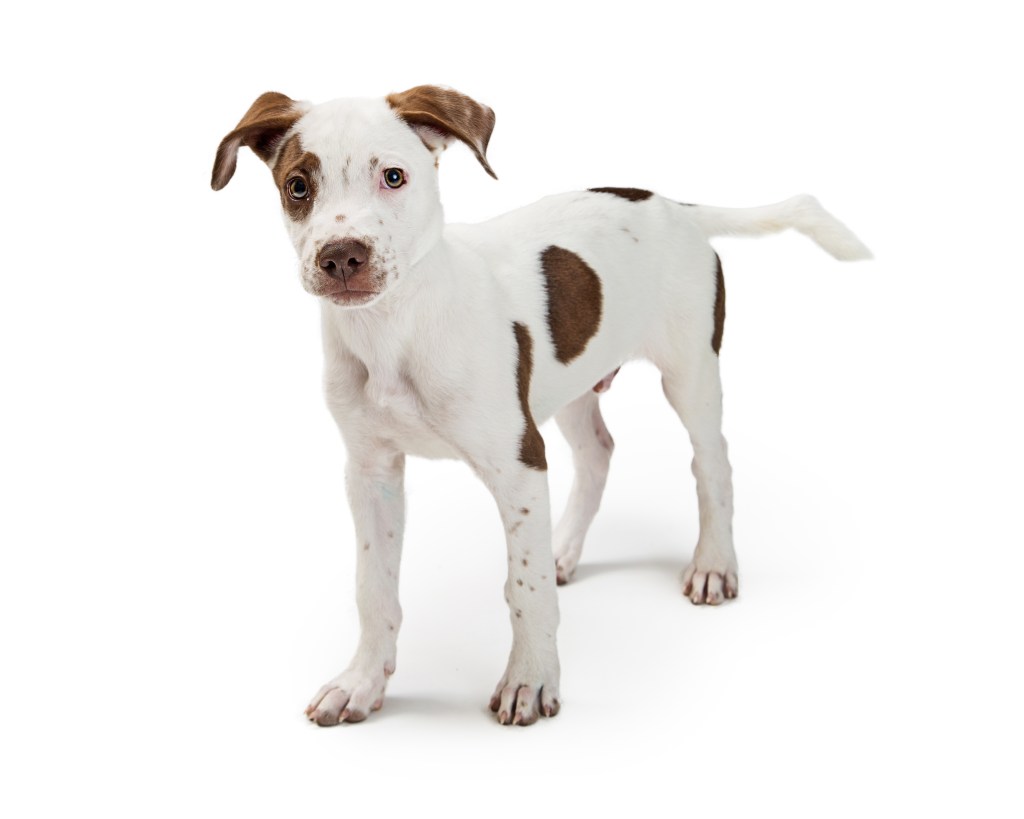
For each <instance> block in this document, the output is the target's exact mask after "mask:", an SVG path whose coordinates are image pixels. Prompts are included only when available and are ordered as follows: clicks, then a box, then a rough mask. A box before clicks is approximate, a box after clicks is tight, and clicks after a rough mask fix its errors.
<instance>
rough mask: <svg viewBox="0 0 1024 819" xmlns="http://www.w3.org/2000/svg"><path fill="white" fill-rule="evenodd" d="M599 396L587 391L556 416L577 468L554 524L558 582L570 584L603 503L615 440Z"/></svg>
mask: <svg viewBox="0 0 1024 819" xmlns="http://www.w3.org/2000/svg"><path fill="white" fill-rule="evenodd" d="M599 401H600V398H599V396H598V394H597V393H596V392H594V391H588V392H587V393H585V394H584V395H581V396H580V397H579V398H577V399H576V400H575V401H573V402H572V403H570V404H568V405H567V406H565V407H563V408H562V409H561V410H559V412H558V413H556V415H555V421H556V422H557V423H558V428H559V429H560V430H561V431H562V434H563V435H564V436H565V439H566V440H567V441H568V442H569V446H570V447H572V459H573V465H574V467H575V473H576V474H575V477H574V478H573V483H572V489H571V490H570V492H569V501H568V503H567V504H566V506H565V511H564V512H563V513H562V518H561V520H559V522H558V526H556V527H555V534H554V541H553V546H554V552H555V565H556V567H557V575H558V583H559V585H562V584H564V583H568V582H569V579H570V578H571V577H572V573H573V571H575V569H576V564H578V563H579V560H580V552H582V550H583V540H584V538H585V537H586V535H587V530H588V529H589V528H590V524H591V523H592V522H593V520H594V515H596V514H597V509H598V507H599V506H600V505H601V495H602V493H603V492H604V486H605V482H606V481H607V479H608V465H609V462H610V461H611V457H612V450H613V449H614V448H615V442H614V441H613V440H612V436H611V435H610V434H609V433H608V428H607V427H606V426H605V423H604V419H603V418H602V417H601V407H600V404H599Z"/></svg>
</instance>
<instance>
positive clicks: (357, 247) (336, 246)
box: [317, 239, 370, 281]
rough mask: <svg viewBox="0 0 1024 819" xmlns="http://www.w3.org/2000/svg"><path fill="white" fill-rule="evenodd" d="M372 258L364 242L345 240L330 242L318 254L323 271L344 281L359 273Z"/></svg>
mask: <svg viewBox="0 0 1024 819" xmlns="http://www.w3.org/2000/svg"><path fill="white" fill-rule="evenodd" d="M369 258H370V251H369V250H368V249H367V247H366V245H364V244H363V243H362V242H357V241H356V240H355V239H345V240H344V241H341V242H328V243H327V244H325V245H324V246H323V247H322V248H320V252H319V253H318V254H317V261H318V262H319V263H320V267H321V269H323V271H324V273H326V274H327V275H328V276H331V277H332V278H335V279H342V280H343V281H344V277H345V276H351V275H353V274H354V273H358V272H359V270H360V269H361V268H362V267H363V266H364V265H365V264H366V260H367V259H369Z"/></svg>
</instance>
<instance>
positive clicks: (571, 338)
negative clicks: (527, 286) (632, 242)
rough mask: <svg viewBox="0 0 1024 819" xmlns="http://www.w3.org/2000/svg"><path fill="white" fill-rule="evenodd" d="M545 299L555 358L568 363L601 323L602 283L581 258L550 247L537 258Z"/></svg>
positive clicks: (560, 248) (563, 249) (567, 251)
mask: <svg viewBox="0 0 1024 819" xmlns="http://www.w3.org/2000/svg"><path fill="white" fill-rule="evenodd" d="M540 267H541V272H542V273H543V274H544V286H545V289H546V290H547V296H548V330H549V332H550V334H551V342H552V344H554V345H555V357H556V358H557V359H558V360H559V361H561V362H562V363H563V364H568V363H569V362H570V361H572V360H573V359H574V358H576V357H577V356H578V355H579V354H580V353H582V352H583V351H584V350H585V349H586V346H587V342H589V341H590V339H591V338H593V337H594V334H595V333H597V328H598V326H599V325H600V324H601V280H600V279H599V278H598V277H597V274H596V273H595V272H594V271H593V269H592V268H591V267H590V265H588V264H587V263H586V262H585V261H583V259H581V258H580V257H579V256H577V255H576V254H575V253H573V252H572V251H571V250H566V249H565V248H563V247H557V246H555V245H552V246H551V247H549V248H548V249H547V250H545V251H544V252H543V253H542V254H541V257H540Z"/></svg>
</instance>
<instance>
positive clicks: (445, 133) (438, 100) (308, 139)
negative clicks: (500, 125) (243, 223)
mask: <svg viewBox="0 0 1024 819" xmlns="http://www.w3.org/2000/svg"><path fill="white" fill-rule="evenodd" d="M493 126H494V113H493V112H492V111H491V110H490V109H489V108H487V107H485V106H482V105H479V104H478V103H476V102H474V101H473V100H471V99H469V98H468V97H466V96H464V95H462V94H459V93H457V92H455V91H449V90H445V89H441V88H436V87H434V86H420V87H417V88H413V89H410V90H409V91H405V92H403V93H401V94H392V95H390V96H389V97H387V98H386V99H381V100H335V101H334V102H329V103H324V104H323V105H317V106H311V105H309V104H308V103H300V102H296V101H294V100H291V99H289V98H288V97H286V96H284V95H283V94H277V93H273V92H270V93H267V94H263V95H262V96H261V97H259V99H257V100H256V102H255V103H253V105H252V107H250V109H249V111H248V112H247V113H246V115H245V116H244V117H243V118H242V121H241V122H239V124H238V127H236V128H235V130H233V131H232V132H231V133H229V134H228V135H227V136H226V137H224V140H223V141H222V142H221V144H220V148H219V149H218V151H217V159H216V162H215V163H214V168H213V181H212V185H213V188H214V189H215V190H220V188H222V187H224V186H225V185H226V184H227V183H228V181H229V180H230V179H231V176H232V175H233V174H234V170H235V162H236V157H237V153H238V149H239V147H240V146H241V145H248V146H249V147H250V148H252V150H253V151H254V152H255V153H256V154H257V155H258V156H259V157H260V158H261V159H263V160H264V161H265V162H266V163H267V165H268V166H269V167H270V169H271V171H272V173H273V177H274V182H275V184H276V185H277V188H278V193H279V195H280V197H281V205H282V208H283V211H284V220H285V225H286V226H287V228H288V233H289V235H290V236H291V239H292V243H293V244H294V245H295V250H296V252H297V253H298V256H299V270H300V276H301V279H302V285H303V287H305V288H306V290H308V291H309V292H310V293H312V294H313V295H315V296H320V297H323V298H326V299H329V300H330V301H332V302H334V303H335V304H338V305H341V306H343V307H363V306H367V305H369V304H372V303H373V302H375V301H377V300H378V299H380V298H381V297H382V296H383V295H384V294H385V293H386V292H388V291H389V290H392V289H393V288H394V287H395V286H396V285H397V284H398V283H399V282H400V280H401V278H402V276H403V275H404V274H405V273H406V272H407V271H408V270H410V269H411V267H412V266H413V265H415V264H416V262H417V261H419V260H420V259H422V258H423V257H424V256H425V255H426V254H427V253H429V251H430V249H431V248H432V247H433V246H434V244H435V243H436V242H437V240H438V239H439V238H440V235H441V230H442V227H443V224H444V219H443V212H442V209H441V203H440V196H439V193H438V186H437V164H438V157H439V156H440V154H441V152H442V151H443V150H444V149H445V148H446V147H447V146H448V144H449V143H450V142H451V141H452V140H453V139H459V140H461V141H463V142H465V143H466V144H467V145H469V147H470V148H471V149H472V150H473V151H474V153H475V154H476V155H477V158H478V159H479V160H480V162H481V164H482V165H483V166H484V168H485V169H486V170H487V171H488V173H490V174H491V175H492V176H493V175H494V172H493V171H492V170H491V168H490V165H489V164H488V163H487V159H486V156H485V151H486V149H487V142H488V140H489V138H490V134H491V129H492V128H493Z"/></svg>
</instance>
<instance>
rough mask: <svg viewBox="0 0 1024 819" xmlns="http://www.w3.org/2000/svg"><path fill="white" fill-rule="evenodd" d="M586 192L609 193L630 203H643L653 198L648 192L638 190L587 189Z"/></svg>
mask: <svg viewBox="0 0 1024 819" xmlns="http://www.w3.org/2000/svg"><path fill="white" fill-rule="evenodd" d="M587 190H589V191H590V192H591V193H610V194H611V195H612V196H619V197H622V198H623V199H628V200H629V201H630V202H643V201H645V200H647V199H650V198H651V197H652V196H654V194H653V193H651V192H650V191H645V190H641V189H640V188H588V189H587Z"/></svg>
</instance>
